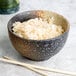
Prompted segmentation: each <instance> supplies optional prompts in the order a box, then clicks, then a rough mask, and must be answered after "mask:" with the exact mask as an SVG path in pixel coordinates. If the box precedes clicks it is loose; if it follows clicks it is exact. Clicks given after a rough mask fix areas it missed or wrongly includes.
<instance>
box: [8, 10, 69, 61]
mask: <svg viewBox="0 0 76 76" xmlns="http://www.w3.org/2000/svg"><path fill="white" fill-rule="evenodd" d="M37 17H38V18H40V17H41V18H45V19H48V17H49V18H52V17H54V19H55V20H54V23H55V24H57V25H61V26H62V27H63V29H64V30H65V32H64V33H63V34H62V35H60V36H58V37H55V38H52V39H47V40H28V39H23V38H20V37H18V36H17V35H15V34H14V33H13V31H12V24H13V23H14V22H16V21H20V22H23V21H26V20H29V19H32V18H37ZM68 32H69V23H68V22H67V20H66V19H65V18H64V17H63V16H61V15H59V14H56V13H54V12H50V11H44V10H33V11H25V12H23V13H20V14H17V15H16V16H14V17H13V18H12V19H11V20H10V21H9V22H8V33H9V38H10V40H11V42H12V44H13V46H14V48H15V49H16V50H17V51H18V52H19V53H20V54H21V55H22V56H25V57H26V58H28V59H32V60H36V61H42V60H47V59H49V58H50V57H52V56H53V55H55V54H57V53H58V52H59V51H60V50H61V49H62V47H63V46H64V44H65V42H66V40H67V36H68Z"/></svg>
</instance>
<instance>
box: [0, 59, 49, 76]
mask: <svg viewBox="0 0 76 76" xmlns="http://www.w3.org/2000/svg"><path fill="white" fill-rule="evenodd" d="M0 61H4V62H8V63H11V64H16V65H20V66H23V67H26V68H28V69H30V70H32V71H34V72H36V73H38V74H40V75H42V76H48V75H47V74H45V73H44V72H42V71H40V70H37V69H35V68H33V67H30V66H28V65H26V64H24V63H21V62H18V61H15V60H10V59H3V58H0Z"/></svg>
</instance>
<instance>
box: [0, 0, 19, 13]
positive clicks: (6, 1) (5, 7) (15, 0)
mask: <svg viewBox="0 0 76 76" xmlns="http://www.w3.org/2000/svg"><path fill="white" fill-rule="evenodd" d="M18 10H19V0H0V14H12V13H15V12H17V11H18Z"/></svg>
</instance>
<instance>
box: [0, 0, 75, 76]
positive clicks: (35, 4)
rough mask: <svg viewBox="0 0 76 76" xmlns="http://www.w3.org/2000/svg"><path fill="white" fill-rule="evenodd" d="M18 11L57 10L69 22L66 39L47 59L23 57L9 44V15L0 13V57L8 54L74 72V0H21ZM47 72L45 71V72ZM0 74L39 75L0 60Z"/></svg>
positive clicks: (9, 75) (11, 75) (15, 75)
mask: <svg viewBox="0 0 76 76" xmlns="http://www.w3.org/2000/svg"><path fill="white" fill-rule="evenodd" d="M20 2H21V3H20V10H19V12H23V11H28V10H35V9H36V10H37V9H44V10H50V11H54V12H57V13H59V14H61V15H63V16H64V17H66V18H67V19H68V21H69V22H70V26H71V27H70V32H69V36H68V40H67V42H66V44H65V46H64V47H63V49H62V50H61V51H60V52H59V53H58V54H57V55H55V56H53V57H52V58H50V59H49V60H47V61H42V62H36V61H31V60H28V59H26V58H23V57H22V56H21V55H20V54H19V53H18V52H17V51H16V50H15V49H14V48H13V46H12V45H11V43H10V40H9V37H8V32H7V23H8V21H9V19H10V18H11V17H13V16H14V15H15V14H17V13H19V12H17V13H15V14H11V15H0V57H2V56H5V55H6V56H10V57H12V58H15V59H16V60H18V61H22V62H27V63H31V64H35V65H40V66H45V67H49V68H54V69H60V70H66V71H72V72H76V0H21V1H20ZM46 73H47V72H46ZM0 76H40V75H38V74H36V73H35V72H32V71H29V70H27V69H25V68H23V67H20V66H16V65H11V64H7V63H3V62H0ZM48 76H66V75H62V74H57V73H50V74H49V75H48Z"/></svg>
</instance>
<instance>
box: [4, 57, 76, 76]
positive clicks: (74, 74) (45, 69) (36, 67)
mask: <svg viewBox="0 0 76 76" xmlns="http://www.w3.org/2000/svg"><path fill="white" fill-rule="evenodd" d="M4 58H6V59H10V60H12V59H11V58H9V57H7V56H4ZM14 61H15V60H14ZM16 62H17V63H18V65H19V63H20V64H21V65H26V66H30V67H33V68H35V69H39V70H43V71H48V72H54V73H60V74H65V75H71V76H76V73H74V72H68V71H62V70H57V69H50V68H46V67H41V66H36V65H32V64H27V63H21V62H18V61H16Z"/></svg>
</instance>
